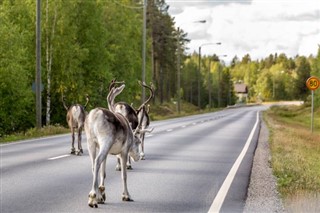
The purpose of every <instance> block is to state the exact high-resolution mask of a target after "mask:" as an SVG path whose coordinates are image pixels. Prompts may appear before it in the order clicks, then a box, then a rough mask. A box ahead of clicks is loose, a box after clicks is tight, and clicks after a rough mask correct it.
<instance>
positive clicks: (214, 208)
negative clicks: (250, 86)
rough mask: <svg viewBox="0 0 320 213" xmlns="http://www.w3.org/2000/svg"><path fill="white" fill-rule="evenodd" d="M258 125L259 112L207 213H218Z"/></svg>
mask: <svg viewBox="0 0 320 213" xmlns="http://www.w3.org/2000/svg"><path fill="white" fill-rule="evenodd" d="M258 123H259V112H257V120H256V123H255V125H254V127H253V129H252V131H251V133H250V135H249V137H248V139H247V142H246V144H245V146H244V147H243V149H242V151H241V153H240V155H239V156H238V158H237V160H236V162H235V163H234V164H233V166H232V168H231V170H230V171H229V174H228V176H227V177H226V179H225V180H224V182H223V184H222V186H221V188H220V190H219V192H218V194H217V195H216V197H215V198H214V200H213V202H212V204H211V207H210V209H209V211H208V212H210V213H211V212H220V209H221V206H222V204H223V202H224V199H225V198H226V195H227V193H228V191H229V188H230V186H231V184H232V181H233V179H234V177H235V175H236V173H237V171H238V169H239V166H240V164H241V162H242V160H243V158H244V156H245V154H246V153H247V150H248V148H249V146H250V143H251V141H252V138H253V135H254V133H255V131H256V129H257V126H258Z"/></svg>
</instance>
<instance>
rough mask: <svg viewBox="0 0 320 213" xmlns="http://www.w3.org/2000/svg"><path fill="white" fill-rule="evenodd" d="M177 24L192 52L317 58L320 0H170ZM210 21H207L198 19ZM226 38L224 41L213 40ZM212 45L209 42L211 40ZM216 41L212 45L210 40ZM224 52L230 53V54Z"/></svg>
mask: <svg viewBox="0 0 320 213" xmlns="http://www.w3.org/2000/svg"><path fill="white" fill-rule="evenodd" d="M166 3H167V4H168V5H169V6H170V7H169V14H170V15H171V16H172V17H174V21H175V23H176V24H175V26H176V28H177V27H179V28H181V29H183V30H184V31H185V32H187V33H188V36H187V37H188V38H189V39H191V42H190V43H189V44H188V45H187V47H188V48H189V49H188V50H187V53H192V52H194V51H196V52H198V51H199V47H200V46H201V54H202V55H213V54H216V55H218V56H221V57H220V58H221V59H222V60H224V61H225V62H226V63H230V61H231V60H232V59H233V58H234V56H237V57H238V58H239V59H240V60H241V59H242V57H243V56H244V55H246V54H249V55H250V57H251V59H252V60H257V59H262V58H266V57H268V56H269V55H270V54H275V53H277V54H278V55H279V54H280V53H285V54H286V55H287V56H288V57H295V56H296V55H300V56H301V55H304V56H309V55H311V54H312V55H313V56H316V54H317V50H318V44H319V45H320V1H319V0H166ZM200 20H206V23H199V22H197V21H200ZM217 42H221V45H216V44H212V43H217ZM208 43H209V44H208ZM210 43H211V44H210ZM223 55H227V56H226V57H225V56H223Z"/></svg>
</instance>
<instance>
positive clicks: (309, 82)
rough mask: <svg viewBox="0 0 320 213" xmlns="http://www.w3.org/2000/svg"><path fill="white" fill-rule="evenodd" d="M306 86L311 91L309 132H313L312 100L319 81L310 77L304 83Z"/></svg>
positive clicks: (314, 77) (319, 83) (319, 84)
mask: <svg viewBox="0 0 320 213" xmlns="http://www.w3.org/2000/svg"><path fill="white" fill-rule="evenodd" d="M306 85H307V87H308V89H309V90H311V132H313V108H314V107H313V98H314V91H315V90H316V89H318V88H319V86H320V80H319V78H317V77H316V76H311V77H310V78H308V80H307V81H306Z"/></svg>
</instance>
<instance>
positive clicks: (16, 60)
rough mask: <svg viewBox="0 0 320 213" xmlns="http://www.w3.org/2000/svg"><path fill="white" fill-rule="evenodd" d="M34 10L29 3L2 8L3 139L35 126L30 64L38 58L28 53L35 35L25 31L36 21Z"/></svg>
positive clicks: (0, 105)
mask: <svg viewBox="0 0 320 213" xmlns="http://www.w3.org/2000/svg"><path fill="white" fill-rule="evenodd" d="M30 6H33V5H32V4H31V3H30V2H29V1H26V2H21V4H16V3H15V2H12V1H3V2H2V3H1V5H0V23H1V27H0V37H1V39H0V46H1V48H0V76H1V77H0V97H1V99H0V108H1V110H0V120H1V122H0V137H1V136H3V135H4V134H9V133H12V132H16V131H22V130H25V129H26V128H28V127H30V126H32V125H34V123H35V122H34V117H35V116H34V117H33V115H34V114H33V113H32V112H34V110H33V106H34V105H35V104H34V103H35V102H34V96H33V94H32V90H31V82H32V81H31V79H32V74H31V73H30V72H31V71H32V72H33V73H34V70H35V69H34V66H32V65H31V64H30V59H31V58H32V57H31V56H33V57H34V54H33V55H32V54H31V56H30V54H29V52H28V50H29V48H30V43H29V42H30V41H31V40H32V39H31V38H32V37H33V36H34V34H33V33H32V32H29V31H27V30H26V29H25V28H23V26H30V23H29V22H30V21H31V20H32V18H31V17H32V15H31V14H30V13H29V10H28V9H29V8H30ZM20 13H21V14H20ZM18 14H19V16H18ZM31 28H32V27H31ZM33 29H34V28H33ZM33 52H34V51H33ZM30 112H31V113H30Z"/></svg>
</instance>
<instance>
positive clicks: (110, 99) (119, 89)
mask: <svg viewBox="0 0 320 213" xmlns="http://www.w3.org/2000/svg"><path fill="white" fill-rule="evenodd" d="M125 86H126V85H125V84H122V85H121V86H120V87H112V88H111V90H110V92H109V94H108V96H107V102H108V108H109V110H110V111H111V112H114V111H115V110H114V99H115V98H116V96H117V95H119V94H120V93H121V92H122V90H123V89H124V87H125Z"/></svg>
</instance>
